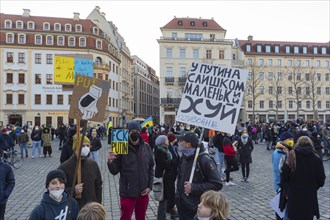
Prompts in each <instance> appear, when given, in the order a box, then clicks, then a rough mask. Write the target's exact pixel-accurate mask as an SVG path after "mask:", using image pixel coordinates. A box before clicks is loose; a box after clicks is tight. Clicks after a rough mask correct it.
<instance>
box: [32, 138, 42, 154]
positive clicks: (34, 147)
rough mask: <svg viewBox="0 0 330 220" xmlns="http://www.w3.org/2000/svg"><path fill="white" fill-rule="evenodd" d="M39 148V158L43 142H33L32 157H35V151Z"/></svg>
mask: <svg viewBox="0 0 330 220" xmlns="http://www.w3.org/2000/svg"><path fill="white" fill-rule="evenodd" d="M36 148H38V154H39V157H41V140H40V141H32V157H34V151H35V149H36Z"/></svg>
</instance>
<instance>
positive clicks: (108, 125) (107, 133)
mask: <svg viewBox="0 0 330 220" xmlns="http://www.w3.org/2000/svg"><path fill="white" fill-rule="evenodd" d="M109 128H112V118H111V117H110V118H109V122H108V124H107V131H106V135H107V137H108V135H109Z"/></svg>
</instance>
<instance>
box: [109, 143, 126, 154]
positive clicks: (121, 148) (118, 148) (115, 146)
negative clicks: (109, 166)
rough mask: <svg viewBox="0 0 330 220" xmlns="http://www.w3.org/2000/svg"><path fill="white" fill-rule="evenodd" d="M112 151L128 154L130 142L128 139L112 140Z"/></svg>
mask: <svg viewBox="0 0 330 220" xmlns="http://www.w3.org/2000/svg"><path fill="white" fill-rule="evenodd" d="M111 151H112V152H114V153H116V154H128V142H127V141H117V142H111Z"/></svg>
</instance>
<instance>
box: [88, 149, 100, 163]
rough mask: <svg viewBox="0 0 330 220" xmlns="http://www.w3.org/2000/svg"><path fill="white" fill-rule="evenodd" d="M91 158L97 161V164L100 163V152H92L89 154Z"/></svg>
mask: <svg viewBox="0 0 330 220" xmlns="http://www.w3.org/2000/svg"><path fill="white" fill-rule="evenodd" d="M89 158H91V159H93V160H95V161H96V162H99V151H98V150H97V151H91V152H90V154H89Z"/></svg>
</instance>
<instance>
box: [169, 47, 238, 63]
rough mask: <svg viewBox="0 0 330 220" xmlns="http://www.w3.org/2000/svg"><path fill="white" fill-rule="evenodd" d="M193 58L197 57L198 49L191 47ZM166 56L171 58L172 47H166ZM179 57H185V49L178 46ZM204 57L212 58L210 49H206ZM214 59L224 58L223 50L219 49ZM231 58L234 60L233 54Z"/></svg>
mask: <svg viewBox="0 0 330 220" xmlns="http://www.w3.org/2000/svg"><path fill="white" fill-rule="evenodd" d="M192 55H193V59H196V60H197V59H199V49H193V54H192ZM165 56H166V58H167V59H172V58H173V49H172V48H166V55H165ZM179 58H180V59H185V58H186V49H183V48H180V50H179ZM205 58H206V59H212V50H206V52H205ZM216 59H219V60H223V59H225V51H224V50H219V53H218V57H216ZM232 59H233V60H235V57H234V54H233V57H232Z"/></svg>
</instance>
